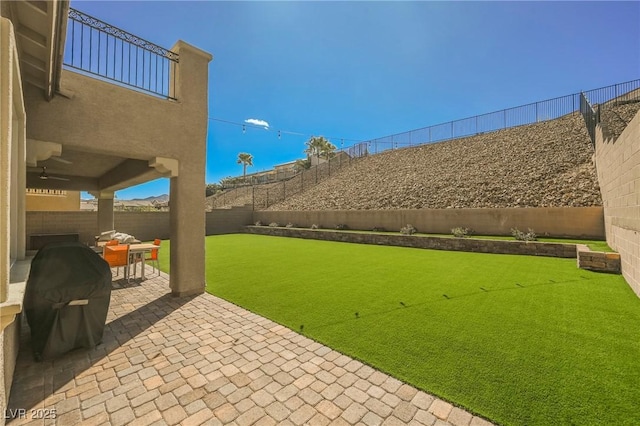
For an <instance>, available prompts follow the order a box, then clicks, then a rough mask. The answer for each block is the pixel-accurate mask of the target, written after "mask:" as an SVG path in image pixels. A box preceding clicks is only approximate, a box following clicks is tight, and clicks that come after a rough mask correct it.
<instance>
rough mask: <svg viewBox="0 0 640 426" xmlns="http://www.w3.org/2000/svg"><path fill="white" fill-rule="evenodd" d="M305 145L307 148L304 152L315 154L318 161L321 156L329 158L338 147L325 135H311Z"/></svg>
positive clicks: (310, 154)
mask: <svg viewBox="0 0 640 426" xmlns="http://www.w3.org/2000/svg"><path fill="white" fill-rule="evenodd" d="M305 145H306V146H307V149H305V150H304V152H305V153H306V154H307V155H309V156H312V155H315V156H316V158H317V159H318V163H319V162H320V156H322V157H324V158H325V159H327V160H328V159H329V158H330V157H332V156H333V151H335V149H336V146H335V145H334V144H332V143H331V142H329V141H328V140H327V139H325V137H324V136H311V139H309V140H308V141H307V142H306V143H305Z"/></svg>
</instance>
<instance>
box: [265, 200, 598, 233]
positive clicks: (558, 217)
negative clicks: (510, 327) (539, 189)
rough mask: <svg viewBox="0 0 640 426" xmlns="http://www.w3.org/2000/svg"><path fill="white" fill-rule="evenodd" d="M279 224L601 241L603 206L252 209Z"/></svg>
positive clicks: (266, 220) (268, 221)
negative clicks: (518, 234) (516, 232)
mask: <svg viewBox="0 0 640 426" xmlns="http://www.w3.org/2000/svg"><path fill="white" fill-rule="evenodd" d="M256 221H261V222H263V223H264V224H269V223H271V222H277V223H279V224H280V225H286V224H287V223H293V224H295V225H296V226H302V227H309V226H311V225H312V224H316V225H321V226H322V227H324V228H331V229H333V228H335V226H336V225H338V224H346V225H348V226H349V228H351V229H359V230H371V229H373V228H374V227H377V228H380V227H383V228H385V229H386V230H387V231H399V230H400V228H402V227H403V226H405V225H407V224H411V225H413V226H415V227H416V228H417V229H418V231H419V232H426V233H436V234H449V233H451V228H454V227H458V226H460V227H465V228H471V229H473V230H474V232H475V233H476V234H478V235H511V228H518V229H520V230H522V231H526V230H527V229H528V228H531V229H533V230H534V231H535V232H536V234H538V235H541V236H544V235H548V236H552V237H567V238H594V239H604V221H603V213H602V207H566V208H565V207H549V208H522V209H518V208H512V209H421V210H337V211H255V212H254V214H253V222H254V223H255V222H256Z"/></svg>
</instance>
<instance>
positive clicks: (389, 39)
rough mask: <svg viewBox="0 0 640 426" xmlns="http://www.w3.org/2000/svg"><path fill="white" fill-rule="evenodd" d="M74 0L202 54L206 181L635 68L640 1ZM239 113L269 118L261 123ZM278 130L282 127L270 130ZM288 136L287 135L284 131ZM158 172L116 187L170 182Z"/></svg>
mask: <svg viewBox="0 0 640 426" xmlns="http://www.w3.org/2000/svg"><path fill="white" fill-rule="evenodd" d="M71 7H74V8H76V9H79V10H81V11H83V12H85V13H88V14H90V15H93V16H95V17H96V18H99V19H101V20H103V21H106V22H108V23H110V24H112V25H115V26H117V27H120V28H122V29H124V30H127V31H129V32H131V33H133V34H135V35H137V36H140V37H143V38H145V39H147V40H149V41H152V42H154V43H157V44H159V45H161V46H164V47H167V48H170V47H171V46H172V45H173V44H174V43H175V42H176V41H177V40H179V39H181V40H184V41H186V42H188V43H190V44H193V45H194V46H197V47H199V48H201V49H203V50H205V51H208V52H210V53H211V54H213V56H214V60H213V61H212V62H211V63H210V65H209V117H210V118H212V120H210V121H209V129H208V138H207V173H206V181H207V183H211V182H218V181H219V180H220V179H221V178H224V177H226V176H237V175H241V174H242V167H241V166H240V165H238V164H236V159H237V155H238V153H240V152H249V153H251V154H252V155H253V158H254V161H253V163H254V166H253V167H249V168H248V171H247V172H248V173H251V172H255V171H260V170H267V169H270V168H271V167H272V166H273V165H274V164H279V163H282V162H287V161H292V160H295V159H297V158H302V157H304V154H303V150H304V142H305V141H306V140H307V139H308V138H309V137H310V136H311V135H323V136H325V137H328V138H329V139H330V140H331V141H332V142H333V143H334V144H335V145H336V146H338V147H339V148H340V147H341V146H344V147H346V146H348V145H350V144H352V143H354V142H353V141H355V140H367V139H372V138H376V137H381V136H386V135H389V134H393V133H398V132H403V131H406V130H411V129H415V128H420V127H425V126H428V125H432V124H438V123H442V122H447V121H450V120H455V119H459V118H465V117H468V116H473V115H477V114H483V113H486V112H491V111H495V110H500V109H503V108H509V107H514V106H518V105H522V104H526V103H530V102H535V101H538V100H544V99H548V98H553V97H557V96H562V95H566V94H571V93H575V92H578V91H580V90H588V89H594V88H598V87H601V86H607V85H610V84H613V83H619V82H623V81H628V80H634V79H637V78H640V24H639V23H640V2H269V1H264V2H213V1H201V2H187V1H180V2H170V1H141V2H129V1H127V2H124V1H121V2H117V1H115V2H114V1H109V2H101V1H71ZM213 119H222V120H227V121H231V122H236V123H242V122H244V120H247V119H257V120H264V121H266V122H268V123H269V125H270V127H269V129H270V130H268V131H267V130H264V129H262V128H254V127H251V126H247V128H246V132H245V133H243V132H242V127H241V126H237V125H233V124H229V123H225V122H221V121H217V120H213ZM278 130H281V137H280V138H278ZM289 132H291V133H296V134H291V133H289ZM168 187H169V182H168V180H167V179H161V180H158V181H154V182H150V183H147V184H144V185H140V186H137V187H133V188H130V189H127V190H123V191H119V192H118V193H117V196H118V198H121V199H127V198H134V197H146V196H149V195H160V194H162V193H168V192H169V189H168Z"/></svg>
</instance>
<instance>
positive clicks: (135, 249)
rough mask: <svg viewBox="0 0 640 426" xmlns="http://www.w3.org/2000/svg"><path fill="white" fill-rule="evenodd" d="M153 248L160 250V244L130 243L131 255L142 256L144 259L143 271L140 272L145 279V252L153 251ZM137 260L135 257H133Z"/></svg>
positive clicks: (142, 259)
mask: <svg viewBox="0 0 640 426" xmlns="http://www.w3.org/2000/svg"><path fill="white" fill-rule="evenodd" d="M151 250H160V246H157V245H155V244H150V243H142V244H130V245H129V255H130V256H141V261H142V271H141V272H140V277H141V278H142V280H143V281H144V279H145V277H144V270H145V254H146V253H151ZM133 261H135V259H133Z"/></svg>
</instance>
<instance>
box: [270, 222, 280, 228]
mask: <svg viewBox="0 0 640 426" xmlns="http://www.w3.org/2000/svg"><path fill="white" fill-rule="evenodd" d="M269 226H270V227H272V228H277V227H278V226H280V224H278V222H271V223H270V224H269Z"/></svg>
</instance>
